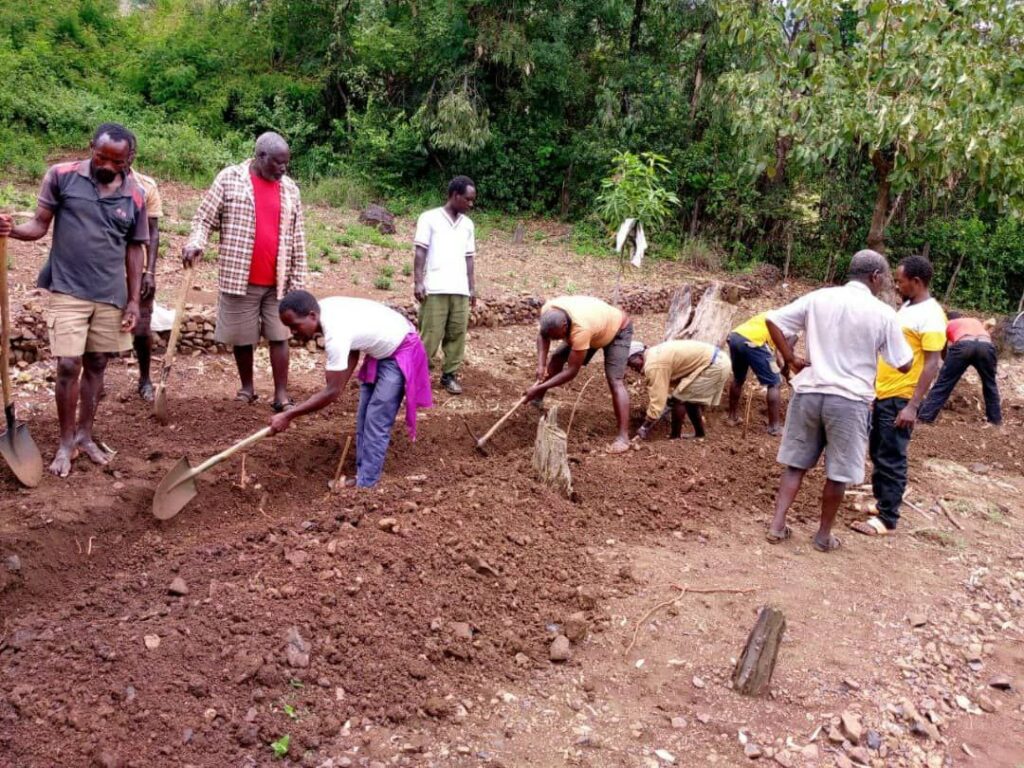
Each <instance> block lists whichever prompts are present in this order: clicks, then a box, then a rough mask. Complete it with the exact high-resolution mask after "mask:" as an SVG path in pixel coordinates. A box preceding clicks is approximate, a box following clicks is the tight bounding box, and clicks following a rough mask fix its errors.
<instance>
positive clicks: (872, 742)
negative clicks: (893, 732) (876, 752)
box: [868, 731, 882, 749]
mask: <svg viewBox="0 0 1024 768" xmlns="http://www.w3.org/2000/svg"><path fill="white" fill-rule="evenodd" d="M881 746H882V737H881V735H879V733H878V731H868V749H880V748H881Z"/></svg>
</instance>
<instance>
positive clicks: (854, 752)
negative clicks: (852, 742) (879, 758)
mask: <svg viewBox="0 0 1024 768" xmlns="http://www.w3.org/2000/svg"><path fill="white" fill-rule="evenodd" d="M847 754H848V755H849V756H850V759H851V760H853V762H855V763H856V764H857V765H871V755H870V754H868V751H867V750H866V749H864V747H853V748H852V749H851V750H850V751H849V752H847Z"/></svg>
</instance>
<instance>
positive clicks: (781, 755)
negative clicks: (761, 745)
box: [775, 750, 796, 768]
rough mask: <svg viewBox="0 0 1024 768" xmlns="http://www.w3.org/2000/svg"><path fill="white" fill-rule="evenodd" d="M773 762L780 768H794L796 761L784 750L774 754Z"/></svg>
mask: <svg viewBox="0 0 1024 768" xmlns="http://www.w3.org/2000/svg"><path fill="white" fill-rule="evenodd" d="M775 762H776V763H778V764H779V765H781V766H782V768H796V759H794V757H793V755H792V753H790V752H787V751H786V750H781V751H779V752H776V753H775Z"/></svg>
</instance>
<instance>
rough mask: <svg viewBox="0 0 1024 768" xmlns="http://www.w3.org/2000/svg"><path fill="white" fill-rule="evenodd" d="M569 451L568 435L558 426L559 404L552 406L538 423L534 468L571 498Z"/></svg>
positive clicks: (549, 482)
mask: <svg viewBox="0 0 1024 768" xmlns="http://www.w3.org/2000/svg"><path fill="white" fill-rule="evenodd" d="M584 386H586V385H584ZM568 451H569V449H568V436H567V435H566V433H565V432H564V431H563V430H562V429H561V428H559V426H558V406H557V405H556V406H552V407H551V408H550V409H549V410H548V412H547V414H546V415H545V416H541V418H540V421H539V422H538V423H537V440H536V441H535V442H534V444H533V469H534V471H535V472H536V473H537V474H538V475H539V476H540V479H541V480H542V481H543V482H544V483H546V484H547V485H549V486H551V487H552V488H554V489H555V490H556V491H558V492H559V493H561V494H562V495H564V496H565V497H566V498H567V499H571V498H572V472H571V471H570V470H569V453H568Z"/></svg>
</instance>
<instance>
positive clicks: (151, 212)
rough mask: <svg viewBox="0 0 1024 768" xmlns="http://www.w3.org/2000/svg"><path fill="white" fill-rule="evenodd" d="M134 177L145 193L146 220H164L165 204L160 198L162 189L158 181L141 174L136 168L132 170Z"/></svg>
mask: <svg viewBox="0 0 1024 768" xmlns="http://www.w3.org/2000/svg"><path fill="white" fill-rule="evenodd" d="M132 176H134V177H135V181H136V182H138V184H139V186H140V187H142V191H143V192H144V193H145V199H146V218H148V219H162V218H163V217H164V203H163V198H161V197H160V187H158V186H157V183H156V179H154V178H153V177H152V176H147V175H146V174H144V173H139V172H138V171H136V170H135V169H134V168H133V169H132Z"/></svg>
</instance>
